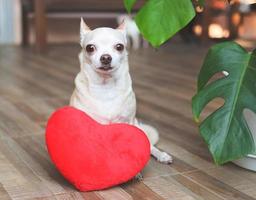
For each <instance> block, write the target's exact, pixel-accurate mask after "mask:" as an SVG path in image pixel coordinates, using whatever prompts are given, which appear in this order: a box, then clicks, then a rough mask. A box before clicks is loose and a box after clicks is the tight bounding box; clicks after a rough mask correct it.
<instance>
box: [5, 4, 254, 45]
mask: <svg viewBox="0 0 256 200" xmlns="http://www.w3.org/2000/svg"><path fill="white" fill-rule="evenodd" d="M252 3H255V0H234V1H232V3H231V5H229V4H227V2H226V1H224V0H208V1H206V5H205V7H204V8H203V9H201V8H200V7H196V11H197V13H198V14H197V17H196V18H195V19H194V20H193V21H192V22H191V23H190V24H189V25H188V26H187V27H186V28H185V29H184V30H183V31H181V33H180V34H178V35H177V36H176V38H177V39H178V40H179V39H181V40H180V41H181V42H182V41H183V42H194V43H200V42H207V41H209V40H226V39H239V40H242V41H243V42H245V43H248V44H250V42H252V41H254V40H255V39H256V31H255V28H256V6H255V5H252ZM142 4H143V0H140V1H138V3H137V4H136V5H135V8H134V10H133V12H134V13H135V12H136V11H137V10H138V9H139V8H140V7H141V5H142ZM203 11H204V12H203ZM123 14H126V11H125V9H124V6H123V1H122V0H107V1H101V0H73V1H69V0H0V43H1V44H17V45H35V46H36V47H37V49H38V50H42V49H45V48H46V47H47V45H49V44H56V43H77V41H78V37H79V35H78V33H79V31H78V30H79V18H80V17H84V18H85V19H86V22H87V23H88V24H89V25H90V26H91V27H92V28H95V27H99V26H110V27H115V26H117V18H118V16H120V15H123Z"/></svg>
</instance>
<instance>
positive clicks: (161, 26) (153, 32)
mask: <svg viewBox="0 0 256 200" xmlns="http://www.w3.org/2000/svg"><path fill="white" fill-rule="evenodd" d="M134 3H135V1H134V0H124V4H125V7H126V8H127V10H128V12H129V11H130V10H131V9H132V6H133V5H134ZM194 16H195V10H194V7H193V4H192V2H191V0H148V1H146V3H145V5H144V6H143V7H142V8H141V9H140V11H139V12H138V13H137V15H136V16H135V21H136V24H137V26H138V28H139V30H140V32H141V34H142V35H143V37H144V38H145V39H146V40H148V41H149V42H150V43H151V44H152V45H153V46H154V47H158V46H160V45H161V44H163V43H164V42H165V41H166V40H168V39H169V38H171V37H172V36H173V35H174V34H175V33H177V32H178V31H179V30H180V29H182V28H183V27H185V26H186V25H187V24H188V23H189V22H190V21H191V20H192V19H193V18H194Z"/></svg>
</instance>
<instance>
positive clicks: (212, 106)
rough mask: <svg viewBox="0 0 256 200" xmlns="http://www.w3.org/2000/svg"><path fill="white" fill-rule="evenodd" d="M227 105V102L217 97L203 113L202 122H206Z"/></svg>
mask: <svg viewBox="0 0 256 200" xmlns="http://www.w3.org/2000/svg"><path fill="white" fill-rule="evenodd" d="M224 103H225V100H224V99H223V98H221V97H216V98H214V99H213V100H212V101H210V102H209V103H208V104H207V105H206V107H205V108H204V110H203V111H202V113H201V116H200V121H201V122H202V121H204V120H205V119H206V118H207V117H208V116H209V115H210V114H212V113H213V112H215V111H216V110H218V109H219V108H221V107H222V106H223V105H224Z"/></svg>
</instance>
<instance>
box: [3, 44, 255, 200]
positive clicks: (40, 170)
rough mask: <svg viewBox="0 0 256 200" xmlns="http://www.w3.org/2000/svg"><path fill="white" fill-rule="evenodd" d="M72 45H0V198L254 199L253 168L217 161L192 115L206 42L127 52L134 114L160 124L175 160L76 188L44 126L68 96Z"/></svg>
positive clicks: (73, 54) (75, 63)
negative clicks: (115, 181) (89, 188)
mask: <svg viewBox="0 0 256 200" xmlns="http://www.w3.org/2000/svg"><path fill="white" fill-rule="evenodd" d="M78 52H79V47H78V45H77V46H72V45H63V46H52V47H50V49H49V52H48V53H47V54H44V55H37V54H34V53H33V52H32V51H31V50H29V49H22V48H18V47H8V46H2V47H0V200H4V199H86V200H87V199H89V200H90V199H91V200H99V199H106V200H111V199H115V200H123V199H138V200H143V199H170V200H192V199H206V200H213V199H230V200H236V199H256V173H253V172H250V171H246V170H244V169H241V168H239V167H237V166H235V165H234V164H231V163H230V164H227V165H225V166H221V167H218V166H215V165H214V164H213V163H212V160H211V157H210V154H209V152H208V150H207V148H206V145H205V144H204V142H203V140H202V139H201V138H200V136H199V133H198V129H197V127H196V126H195V124H194V122H193V120H192V116H191V108H190V103H191V97H192V95H193V94H194V91H195V79H196V75H197V73H198V70H199V66H200V64H201V62H202V58H203V56H204V55H205V52H206V48H203V47H199V46H196V45H178V44H171V46H170V47H169V48H166V49H160V50H158V51H156V50H144V51H141V52H131V53H130V65H131V73H132V78H133V84H134V88H135V92H136V94H137V100H138V116H139V118H140V119H142V120H144V121H146V122H150V123H151V124H153V125H154V126H156V127H157V128H158V129H159V131H160V133H161V138H160V142H159V144H158V147H159V148H161V149H164V150H165V151H167V152H168V153H170V154H172V155H173V157H174V163H173V164H172V165H164V164H159V163H157V162H156V161H155V160H154V159H151V160H150V162H149V164H148V165H147V166H146V168H145V169H144V170H143V172H142V174H143V176H144V180H143V181H142V182H137V181H131V182H129V183H126V184H123V185H120V186H119V187H115V188H112V189H108V190H104V191H97V192H89V193H79V192H78V191H76V190H75V189H74V188H73V187H72V186H71V185H70V184H69V183H68V182H67V181H65V180H64V178H63V177H62V176H61V175H60V174H59V173H58V171H57V170H56V169H55V167H54V166H53V164H52V163H51V161H50V159H49V157H48V154H47V150H46V147H45V143H44V128H45V124H46V121H47V118H48V117H49V115H50V114H51V113H52V112H53V111H54V110H55V109H56V108H58V107H61V106H63V105H67V104H68V101H69V97H70V95H71V92H72V90H73V88H74V84H73V79H74V77H75V75H76V73H77V72H78V70H79V65H78V60H77V54H78ZM215 106H216V104H213V105H211V108H210V109H209V110H211V109H213V108H214V107H215ZM206 114H207V113H206Z"/></svg>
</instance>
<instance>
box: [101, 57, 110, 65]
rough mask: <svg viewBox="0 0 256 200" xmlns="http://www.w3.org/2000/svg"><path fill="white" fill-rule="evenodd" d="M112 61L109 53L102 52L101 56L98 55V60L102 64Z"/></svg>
mask: <svg viewBox="0 0 256 200" xmlns="http://www.w3.org/2000/svg"><path fill="white" fill-rule="evenodd" d="M111 61H112V57H111V56H110V55H109V54H103V55H102V56H101V57H100V62H101V63H102V64H104V65H108V64H110V63H111Z"/></svg>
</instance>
